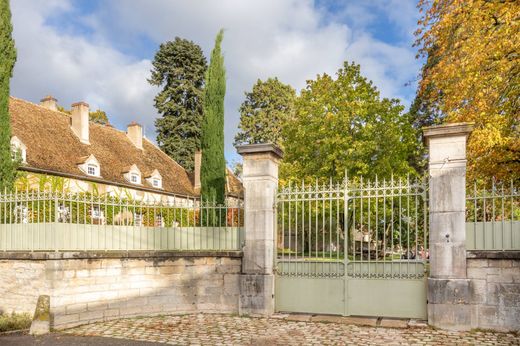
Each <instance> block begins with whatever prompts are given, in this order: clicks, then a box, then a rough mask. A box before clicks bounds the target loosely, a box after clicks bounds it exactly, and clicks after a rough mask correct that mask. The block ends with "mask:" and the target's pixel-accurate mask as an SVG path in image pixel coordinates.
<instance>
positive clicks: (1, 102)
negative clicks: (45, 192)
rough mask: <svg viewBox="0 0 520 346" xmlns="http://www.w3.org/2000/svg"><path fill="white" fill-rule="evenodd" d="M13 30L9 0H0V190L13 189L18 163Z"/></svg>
mask: <svg viewBox="0 0 520 346" xmlns="http://www.w3.org/2000/svg"><path fill="white" fill-rule="evenodd" d="M12 31H13V26H12V24H11V10H10V8H9V0H0V191H3V190H4V189H5V188H7V189H12V187H13V185H14V180H15V178H16V165H17V164H16V162H14V161H13V160H12V157H11V122H10V117H9V81H10V79H11V77H12V75H13V68H14V63H15V61H16V49H15V47H14V40H13V38H12Z"/></svg>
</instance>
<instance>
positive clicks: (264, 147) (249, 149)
mask: <svg viewBox="0 0 520 346" xmlns="http://www.w3.org/2000/svg"><path fill="white" fill-rule="evenodd" d="M236 148H237V152H238V153H239V154H240V155H244V154H246V155H247V154H263V153H273V154H274V155H275V156H277V157H278V158H280V159H281V158H282V157H283V151H282V149H280V148H279V147H278V146H276V145H275V144H272V143H262V144H245V145H240V146H237V147H236Z"/></svg>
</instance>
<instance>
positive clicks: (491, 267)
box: [428, 251, 520, 331]
mask: <svg viewBox="0 0 520 346" xmlns="http://www.w3.org/2000/svg"><path fill="white" fill-rule="evenodd" d="M466 260H467V271H466V272H467V278H466V279H432V278H429V279H428V320H429V321H430V323H431V324H432V325H434V326H435V327H439V328H447V329H459V330H468V329H474V328H482V329H493V330H498V331H520V251H468V252H467V259H466ZM432 321H433V323H432Z"/></svg>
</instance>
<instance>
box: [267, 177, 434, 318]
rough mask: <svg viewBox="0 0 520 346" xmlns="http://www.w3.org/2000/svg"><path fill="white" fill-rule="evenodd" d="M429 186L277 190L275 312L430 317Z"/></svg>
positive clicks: (355, 183) (401, 183) (348, 184)
mask: <svg viewBox="0 0 520 346" xmlns="http://www.w3.org/2000/svg"><path fill="white" fill-rule="evenodd" d="M426 186H427V184H426V183H425V182H424V181H410V180H409V179H406V180H394V179H391V180H390V181H386V180H383V181H377V180H376V181H374V182H369V181H363V180H362V179H359V180H350V181H348V180H345V181H344V182H342V183H338V184H333V183H332V182H329V183H328V184H321V185H320V184H317V183H316V184H313V185H307V186H306V185H304V184H303V183H302V185H301V186H287V187H284V188H281V189H280V190H279V192H278V194H277V213H278V236H277V257H276V260H275V262H276V263H275V264H276V266H275V268H276V289H275V294H276V296H275V298H276V300H275V304H276V309H277V311H286V312H308V313H328V314H338V315H346V316H348V315H365V316H386V317H408V318H426V279H427V275H426V272H427V261H428V219H427V218H428V213H427V189H426Z"/></svg>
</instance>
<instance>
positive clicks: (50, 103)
mask: <svg viewBox="0 0 520 346" xmlns="http://www.w3.org/2000/svg"><path fill="white" fill-rule="evenodd" d="M57 102H58V100H56V99H55V98H54V97H52V96H51V95H47V96H45V97H44V98H42V99H41V100H40V106H42V107H45V108H47V109H50V110H51V111H57V110H58V103H57Z"/></svg>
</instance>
